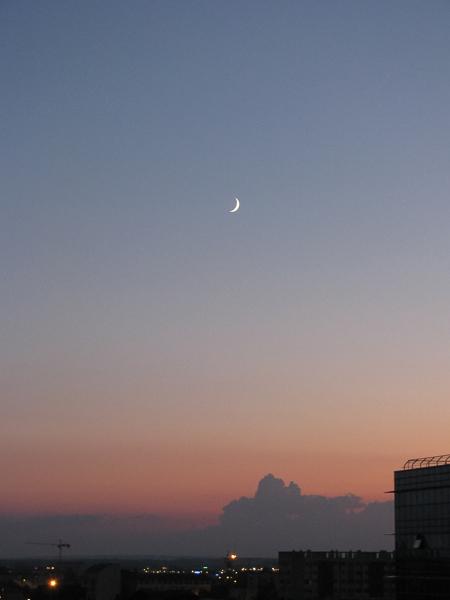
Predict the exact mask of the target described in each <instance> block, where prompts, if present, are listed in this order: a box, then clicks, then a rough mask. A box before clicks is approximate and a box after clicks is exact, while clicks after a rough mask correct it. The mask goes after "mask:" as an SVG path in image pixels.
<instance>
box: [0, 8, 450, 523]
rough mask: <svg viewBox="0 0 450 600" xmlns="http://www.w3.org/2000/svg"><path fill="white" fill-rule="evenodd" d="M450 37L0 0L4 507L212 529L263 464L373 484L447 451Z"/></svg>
mask: <svg viewBox="0 0 450 600" xmlns="http://www.w3.org/2000/svg"><path fill="white" fill-rule="evenodd" d="M449 31H450V4H449V2H448V1H447V0H442V1H435V0H429V1H427V2H423V1H421V2H417V1H415V0H404V1H400V0H394V1H392V0H377V2H370V1H358V2H356V1H348V2H334V1H331V0H330V1H323V0H315V1H314V2H307V1H298V0H283V1H281V2H275V1H274V0H272V1H266V0H245V1H242V0H219V1H212V0H209V1H207V0H189V1H187V0H159V1H156V0H131V1H125V0H113V1H109V0H108V1H106V0H65V1H64V2H59V1H56V0H40V1H39V2H36V1H34V0H4V1H3V2H1V4H0V57H1V58H0V82H1V83H0V101H1V106H2V126H1V136H0V148H1V156H2V160H1V165H2V166H1V177H0V192H1V215H0V256H1V269H0V277H1V280H0V294H1V296H0V323H1V331H0V382H1V383H0V386H1V405H2V408H1V419H0V464H1V473H2V485H1V487H0V513H2V514H30V515H31V514H33V515H35V514H52V513H61V514H70V513H93V512H94V513H95V512H99V513H105V512H112V513H114V512H120V513H136V512H151V513H153V514H164V515H167V514H170V515H200V516H202V515H203V516H204V519H205V522H206V521H207V520H208V519H211V518H212V517H214V515H218V514H219V513H220V511H221V508H222V507H223V506H224V505H225V504H227V503H228V502H230V501H231V500H234V499H236V498H239V497H240V496H242V495H247V496H251V495H252V494H253V493H254V490H255V489H256V486H257V483H258V481H259V480H260V479H261V478H262V477H264V476H265V475H267V473H269V472H270V473H273V474H274V475H275V477H281V478H283V479H284V480H285V481H286V482H289V481H291V480H293V481H295V482H296V483H298V485H299V486H300V487H301V488H302V491H303V492H304V493H305V494H323V495H326V496H332V495H342V494H346V493H347V492H351V493H354V494H357V495H359V496H362V497H363V498H364V499H365V500H366V501H371V500H375V499H378V500H385V499H387V497H386V496H385V495H384V492H385V491H387V490H390V489H392V487H393V483H392V480H393V476H392V472H393V471H394V470H395V469H399V468H401V467H402V465H403V464H404V462H405V461H406V460H408V459H409V458H413V457H417V456H427V455H433V454H441V453H446V452H450V444H449V438H448V422H449V420H448V418H449V416H450V403H449V400H448V399H449V392H450V368H449V365H450V343H449V342H450V310H449V307H450V235H449V231H450V227H449V224H450V202H449V192H450V169H449V164H450V160H449V159H450V152H449V147H450V146H449V140H450V118H449V106H450V61H449V57H450V36H449ZM235 197H238V198H239V200H240V202H241V208H240V209H239V210H238V211H237V212H236V213H234V214H230V212H229V211H230V210H231V209H232V208H233V207H234V205H235V200H234V198H235ZM202 518H203V517H202Z"/></svg>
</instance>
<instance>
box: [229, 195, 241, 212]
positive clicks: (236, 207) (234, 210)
mask: <svg viewBox="0 0 450 600" xmlns="http://www.w3.org/2000/svg"><path fill="white" fill-rule="evenodd" d="M235 200H236V206H235V207H234V208H233V210H230V212H236V211H237V209H238V208H239V200H238V199H237V198H235Z"/></svg>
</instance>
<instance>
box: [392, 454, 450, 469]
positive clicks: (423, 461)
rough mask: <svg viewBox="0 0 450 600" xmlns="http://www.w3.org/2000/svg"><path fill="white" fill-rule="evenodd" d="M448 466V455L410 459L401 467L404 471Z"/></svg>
mask: <svg viewBox="0 0 450 600" xmlns="http://www.w3.org/2000/svg"><path fill="white" fill-rule="evenodd" d="M447 464H450V454H440V455H437V456H426V457H425V458H411V459H410V460H407V461H406V462H405V464H404V465H403V468H404V469H422V468H423V467H436V466H438V465H447Z"/></svg>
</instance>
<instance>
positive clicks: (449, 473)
mask: <svg viewBox="0 0 450 600" xmlns="http://www.w3.org/2000/svg"><path fill="white" fill-rule="evenodd" d="M394 493H395V548H396V588H397V600H422V599H424V600H425V599H427V600H431V599H432V598H436V599H437V598H447V599H450V454H443V455H440V456H429V457H426V458H415V459H411V460H408V461H407V462H406V463H405V464H404V466H403V469H402V470H400V471H395V473H394Z"/></svg>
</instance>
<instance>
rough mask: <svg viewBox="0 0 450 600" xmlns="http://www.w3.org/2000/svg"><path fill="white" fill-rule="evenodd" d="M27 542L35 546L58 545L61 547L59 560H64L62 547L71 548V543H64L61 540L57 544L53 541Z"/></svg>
mask: <svg viewBox="0 0 450 600" xmlns="http://www.w3.org/2000/svg"><path fill="white" fill-rule="evenodd" d="M25 544H33V546H57V547H58V548H59V562H61V560H62V549H63V548H70V544H63V543H62V541H61V540H59V542H58V543H57V544H56V543H52V542H25Z"/></svg>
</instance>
